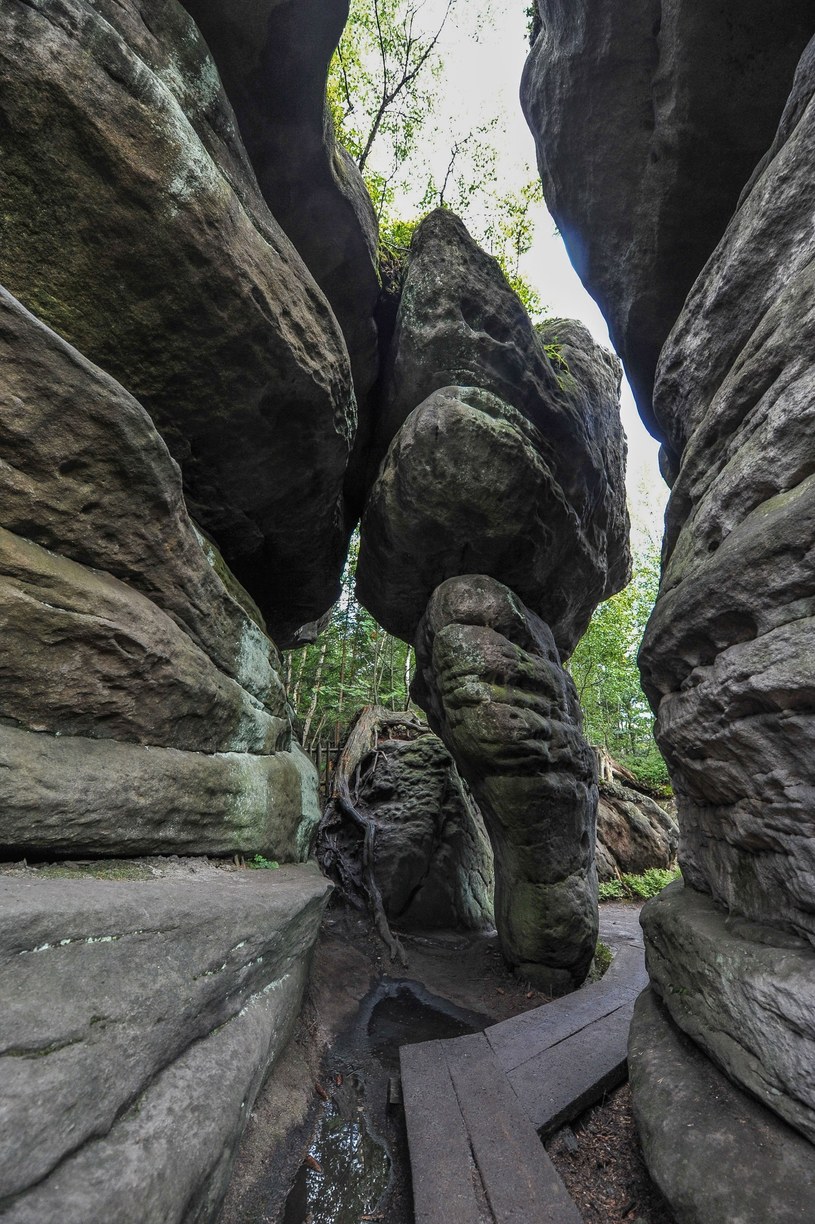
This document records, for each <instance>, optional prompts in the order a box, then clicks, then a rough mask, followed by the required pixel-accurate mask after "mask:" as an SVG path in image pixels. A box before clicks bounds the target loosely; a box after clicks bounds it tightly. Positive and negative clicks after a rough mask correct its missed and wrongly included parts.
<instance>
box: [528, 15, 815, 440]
mask: <svg viewBox="0 0 815 1224" xmlns="http://www.w3.org/2000/svg"><path fill="white" fill-rule="evenodd" d="M538 7H539V10H540V14H541V18H542V29H541V33H540V35H539V37H538V39H537V41H536V43H535V46H534V48H533V51H532V54H531V55H530V58H529V61H528V63H527V67H526V72H525V75H524V81H523V85H522V90H521V94H522V101H523V105H524V110H525V112H526V116H527V120H528V122H529V124H530V127H531V128H532V130H533V133H534V134H535V138H536V141H537V146H538V165H539V167H540V172H541V178H542V180H543V187H544V194H545V196H546V202H547V204H548V206H549V209H550V211H551V212H552V214H553V216H554V217H555V219H556V221H557V224H558V228H559V229H560V232H561V233H562V235H563V238H564V241H565V242H566V246H567V248H568V250H569V254H570V256H571V259H572V262H573V263H574V265H575V268H576V269H577V271H578V273H579V275H580V277H581V279H582V280H583V283H584V284H585V286H586V288H587V289H588V290H589V292H590V293H591V294H592V296H593V297H594V298H595V299H596V300H597V302H598V304H599V305H600V307H601V309H602V311H603V313H604V315H605V317H606V319H607V321H608V324H609V328H610V331H611V336H612V340H613V341H614V347H615V348H616V350H617V352H618V353H620V355H621V356H622V359H623V364H624V365H625V368H626V373H627V374H628V377H629V380H630V382H631V385H632V387H633V389H634V394H635V396H636V399H637V403H638V406H639V409H640V412H641V413H642V415H643V418H644V419H645V421H646V424H648V425H649V427H650V428H651V429H655V419H654V416H653V414H652V410H651V394H652V390H653V383H654V372H655V370H656V365H657V360H658V357H659V352H660V349H661V347H662V345H663V343H664V341H665V339H666V338H667V336H668V333H669V331H670V330H671V327H672V326H673V323H674V321H675V319H676V317H677V315H678V314H679V312H680V310H681V308H682V304H683V302H684V299H685V297H686V295H687V293H688V291H689V289H690V288H691V286H692V284H693V281H694V279H695V277H696V276H697V274H698V273H699V272H700V271H701V269H702V267H703V265H704V263H705V261H706V260H707V258H708V256H709V255H710V252H711V251H712V250H713V248H714V247H715V245H716V243H717V242H718V241H719V239H720V238H721V236H722V234H723V232H724V230H725V227H726V226H727V223H728V221H729V220H730V217H731V216H732V214H733V212H734V210H735V208H736V205H737V202H738V199H739V196H740V194H741V191H742V188H743V187H744V184H745V183H746V181H747V179H748V178H749V176H750V173H751V172H752V170H753V168H754V166H755V164H756V162H757V161H758V160H759V158H760V157H761V156H762V154H764V152H765V150H766V149H767V146H768V144H769V143H770V141H771V140H772V138H773V133H774V132H775V128H776V125H777V123H778V119H779V116H780V115H781V112H782V110H783V108H784V103H785V101H786V98H787V94H788V93H789V88H790V82H791V80H792V77H793V74H794V71H795V65H796V63H797V61H798V58H799V56H800V55H801V52H802V51H803V49H804V47H805V46H806V43H807V41H808V40H809V38H810V37H811V35H812V6H811V4H810V3H809V0H789V2H788V3H785V4H784V5H782V6H779V7H778V11H775V10H774V11H773V12H772V15H771V16H768V12H767V8H766V5H764V4H761V3H759V2H758V0H720V2H717V3H715V4H705V5H699V4H697V3H694V2H693V0H636V2H635V3H630V4H626V5H625V6H624V8H621V7H620V5H618V4H616V3H613V2H612V0H600V2H599V3H598V2H597V0H591V2H589V0H574V2H573V3H570V4H568V5H565V4H563V3H561V2H560V0H538Z"/></svg>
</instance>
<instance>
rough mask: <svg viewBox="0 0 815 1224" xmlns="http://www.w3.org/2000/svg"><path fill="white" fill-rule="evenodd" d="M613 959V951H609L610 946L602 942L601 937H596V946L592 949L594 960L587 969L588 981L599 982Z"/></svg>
mask: <svg viewBox="0 0 815 1224" xmlns="http://www.w3.org/2000/svg"><path fill="white" fill-rule="evenodd" d="M613 960H614V953H613V952H612V951H611V948H610V947H609V946H608V944H604V943H603V941H602V940H601V939H598V941H597V947H596V948H595V949H594V960H593V961H592V962H591V968H590V969H589V981H590V982H599V981H600V978H601V977H602V976H603V974H604V973H605V972H606V970H607V969H608V967H609V965H610V964H611V962H612V961H613Z"/></svg>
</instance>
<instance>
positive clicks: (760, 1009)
mask: <svg viewBox="0 0 815 1224" xmlns="http://www.w3.org/2000/svg"><path fill="white" fill-rule="evenodd" d="M642 925H643V930H644V932H645V939H646V948H647V963H648V972H649V975H650V977H651V982H652V984H653V987H654V989H655V990H656V992H657V993H658V994H659V996H660V998H661V999H662V1001H663V1003H664V1006H665V1008H666V1010H667V1012H668V1014H669V1015H670V1017H671V1019H672V1020H673V1021H674V1022H675V1023H676V1024H677V1025H678V1026H679V1028H681V1029H682V1030H683V1031H684V1032H685V1033H687V1034H688V1036H690V1037H692V1038H693V1040H694V1041H695V1042H696V1043H697V1045H699V1046H701V1047H702V1049H703V1050H704V1051H705V1052H706V1053H707V1054H708V1055H709V1056H710V1058H711V1059H712V1060H713V1061H714V1062H715V1063H716V1064H717V1066H718V1067H720V1068H721V1070H723V1071H724V1072H725V1074H726V1075H727V1076H728V1078H729V1079H731V1080H732V1081H733V1082H734V1083H736V1084H738V1085H739V1086H740V1087H741V1088H744V1089H746V1091H747V1092H749V1093H750V1095H751V1096H753V1097H756V1098H758V1100H760V1101H762V1102H763V1103H764V1104H765V1105H767V1106H768V1108H770V1109H772V1110H773V1111H774V1112H775V1113H777V1114H780V1115H781V1117H782V1118H784V1119H785V1120H786V1121H787V1122H789V1123H790V1125H791V1126H793V1127H795V1129H796V1130H798V1131H800V1132H801V1134H802V1135H804V1136H805V1137H806V1138H808V1139H809V1140H810V1142H815V1081H814V1080H813V1076H812V1068H813V1066H815V978H813V973H812V967H813V955H812V948H811V946H810V945H809V943H807V941H806V940H802V939H800V938H797V937H796V936H794V935H789V934H787V933H785V932H784V931H779V930H778V928H777V927H767V926H759V925H757V924H756V923H750V922H746V921H744V920H743V919H737V918H733V917H729V918H728V917H727V916H726V915H725V914H724V913H723V912H722V911H721V910H720V909H719V908H718V907H717V906H716V905H714V903H713V902H712V901H711V900H710V898H709V897H707V896H705V895H704V894H703V893H698V892H696V890H695V889H692V888H689V887H684V888H683V887H682V885H681V884H680V883H676V884H672V885H671V886H670V887H669V888H667V889H666V890H665V892H663V893H661V894H660V895H659V896H658V897H655V898H654V900H653V901H652V902H651V903H649V905H647V906H646V907H645V908H644V910H643V913H642ZM779 1004H781V1006H779ZM813 1188H814V1189H815V1182H813Z"/></svg>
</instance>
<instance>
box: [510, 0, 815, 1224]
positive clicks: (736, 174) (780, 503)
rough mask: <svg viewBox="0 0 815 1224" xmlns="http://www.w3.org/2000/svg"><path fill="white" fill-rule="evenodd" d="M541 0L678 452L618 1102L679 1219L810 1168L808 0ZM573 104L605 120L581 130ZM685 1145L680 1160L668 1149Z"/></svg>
mask: <svg viewBox="0 0 815 1224" xmlns="http://www.w3.org/2000/svg"><path fill="white" fill-rule="evenodd" d="M601 7H602V6H601ZM540 8H541V13H542V15H543V18H544V31H543V33H542V35H541V39H540V40H539V42H538V44H537V46H536V49H535V52H534V54H533V57H532V62H531V64H530V68H529V70H528V73H527V81H526V94H527V104H528V108H529V113H530V116H531V118H532V121H533V124H537V125H538V128H539V132H538V134H539V138H540V146H539V151H540V155H541V168H542V173H543V177H544V182H545V184H546V185H547V191H548V194H549V196H550V204H551V205H552V206H553V207H555V210H556V213H558V220H559V222H560V224H561V226H562V228H563V230H564V233H565V235H566V237H567V241H570V242H571V244H572V250H573V256H574V257H575V260H576V263H577V264H578V266H579V268H580V271H581V273H582V275H583V276H584V279H585V280H586V282H587V283H588V284H590V285H591V286H593V289H594V292H595V293H596V295H597V297H598V300H600V302H601V304H602V305H603V307H604V310H605V311H606V314H607V317H608V318H609V321H610V324H611V327H612V332H613V334H614V335H615V339H616V340H617V342H618V343H619V345H620V347H621V351H622V352H623V355H624V358H625V360H626V362H627V365H628V368H629V372H631V373H632V374H633V376H634V379H635V381H636V380H639V384H638V386H637V390H638V393H639V400H640V407H641V409H642V410H643V413H644V415H645V416H646V419H647V420H648V421H649V423H650V424H651V425H652V427H655V428H656V429H657V430H658V431H659V433H660V435H661V436H662V438H663V439H664V442H665V444H666V450H667V452H668V454H669V456H670V465H669V466H670V468H671V469H672V471H671V475H672V480H673V488H672V494H671V499H670V503H669V507H668V512H667V516H666V537H665V546H664V551H663V559H664V566H663V577H662V584H661V588H660V595H659V599H658V601H657V605H656V608H655V610H654V613H653V616H652V618H651V621H650V623H649V626H648V629H647V631H646V635H645V640H644V642H643V646H642V650H641V654H640V665H641V670H642V675H643V683H644V686H645V688H646V691H647V693H648V696H649V698H650V700H651V703H652V705H653V707H654V710H655V711H656V713H657V724H656V734H657V738H658V741H659V744H660V747H661V749H662V751H663V754H664V756H665V758H666V760H667V762H668V765H669V768H670V771H671V776H672V781H673V784H674V789H675V792H676V796H677V800H678V815H679V823H680V828H681V841H680V863H681V866H682V871H683V876H684V887H680V886H675V887H673V888H672V889H670V890H669V891H668V892H667V893H666V894H665V895H664V896H662V897H661V898H659V899H658V900H656V901H654V902H651V903H650V904H649V906H648V907H646V909H645V910H644V912H643V925H644V928H645V935H646V954H647V959H648V966H649V971H650V974H651V978H652V982H653V987H654V991H655V992H656V993H657V994H658V995H659V996H661V999H662V1003H661V1004H660V1003H657V1002H656V1001H654V1000H651V999H649V1000H646V1001H644V1002H643V1003H642V1005H641V1007H640V1009H639V1011H638V1017H637V1018H636V1019H635V1026H634V1030H633V1031H632V1041H631V1047H630V1056H629V1063H630V1066H631V1071H632V1081H633V1085H634V1090H635V1106H636V1109H637V1112H638V1116H639V1118H640V1122H641V1126H642V1129H643V1138H644V1144H645V1151H646V1155H647V1157H648V1159H649V1162H650V1164H651V1168H652V1171H653V1172H654V1174H655V1176H656V1177H657V1180H658V1181H659V1182H660V1184H661V1185H662V1187H663V1189H664V1190H665V1192H666V1194H667V1195H668V1197H669V1199H670V1201H671V1204H672V1206H673V1208H674V1210H675V1211H676V1213H677V1217H678V1219H680V1220H681V1221H683V1224H689V1222H691V1221H693V1224H703V1222H704V1224H709V1221H711V1220H722V1221H724V1220H728V1221H729V1220H732V1219H734V1218H736V1216H738V1218H739V1219H740V1220H744V1221H749V1222H750V1224H760V1222H763V1221H764V1220H767V1219H779V1220H787V1219H789V1220H796V1221H803V1220H805V1219H808V1217H809V1215H811V1204H812V1201H813V1193H815V1184H814V1183H813V1180H812V1168H813V1158H812V1153H813V1148H812V1146H811V1144H812V1141H813V1139H815V1131H813V1098H812V1093H811V1091H810V1086H811V1083H812V1080H813V1071H814V1070H815V1045H813V1028H812V1017H811V1012H812V1008H813V1002H815V1000H813V997H812V987H811V983H812V980H813V977H814V976H815V949H813V944H815V922H814V921H813V913H815V821H813V805H812V801H811V800H812V793H813V784H814V783H815V777H813V765H812V760H811V753H810V752H809V751H808V745H809V744H810V743H811V740H812V736H813V729H814V728H813V714H812V710H813V668H812V640H813V620H812V609H813V602H814V601H815V568H814V567H813V559H812V539H813V522H814V520H813V515H814V513H815V484H813V481H814V480H815V477H813V470H814V469H815V463H814V462H813V448H812V419H811V418H812V402H813V392H815V375H813V362H812V354H813V351H814V350H815V313H814V312H813V305H812V303H813V290H814V289H815V284H814V283H813V266H814V265H815V261H814V260H813V256H815V233H814V232H813V225H812V218H813V214H815V190H814V189H813V184H812V174H811V167H812V164H813V158H814V157H815V43H813V42H811V43H810V44H809V47H808V48H806V50H805V52H804V55H803V58H802V59H801V60H800V64H799V67H798V70H797V74H796V75H795V79H794V80H793V70H792V68H791V67H790V56H791V55H795V56H797V55H799V54H800V52H801V50H802V49H803V48H804V46H805V43H806V40H807V39H808V38H811V37H812V34H813V32H814V27H815V22H813V15H812V12H811V6H808V5H799V4H791V5H787V6H785V7H784V12H783V13H780V12H779V13H778V14H777V20H775V16H776V15H774V16H773V20H772V21H770V22H768V21H767V20H766V11H765V10H764V9H762V10H761V11H760V12H759V11H758V6H752V5H750V4H747V5H743V4H739V5H735V4H729V3H727V4H721V5H714V6H705V7H704V12H702V11H701V10H700V8H699V6H690V5H685V4H683V3H680V2H679V0H677V2H676V3H670V4H668V3H663V4H661V5H658V6H654V13H652V12H651V11H649V13H648V14H647V16H646V14H645V12H644V6H643V8H640V7H637V8H635V9H634V10H630V11H628V12H627V13H626V15H625V18H622V17H621V16H620V14H619V13H617V14H615V20H614V24H612V23H611V20H609V21H608V22H604V21H603V20H600V19H598V17H602V15H603V13H602V12H601V13H600V14H598V12H597V6H595V10H594V11H593V14H592V16H593V20H592V21H588V20H586V21H585V22H584V21H574V20H573V15H572V14H571V13H570V17H569V22H568V24H567V23H566V22H565V19H564V16H563V14H561V13H560V11H559V9H558V8H557V6H555V5H554V4H551V5H550V4H549V3H547V2H546V0H542V3H541V5H540ZM654 14H656V15H657V16H658V17H659V20H660V25H659V28H658V29H657V30H656V31H653V30H650V29H649V27H650V23H651V20H652V16H653V15H654ZM610 17H611V14H610V13H609V18H610ZM623 50H624V54H621V53H620V52H621V51H623ZM759 82H762V84H761V86H760V87H759ZM578 84H579V85H580V88H579V89H578ZM556 94H557V95H559V98H560V100H559V101H556V100H554V98H555V95H556ZM787 95H789V99H788V102H787V106H786V109H785V110H784V113H783V115H781V121H780V126H779V127H778V130H777V132H776V133H775V138H774V139H773V131H771V130H768V124H771V125H773V128H774V124H775V121H776V116H777V115H779V114H780V112H781V110H782V109H783V99H785V98H787ZM649 99H650V100H651V101H652V104H650V103H649V105H648V106H647V107H645V106H644V105H643V103H644V102H649ZM546 107H548V110H547V113H546V114H544V110H545V108H546ZM589 114H591V115H593V116H594V118H595V120H596V122H597V123H598V124H600V125H601V126H600V127H599V128H596V129H595V130H596V135H595V136H594V137H592V138H591V139H590V140H588V141H587V142H584V144H583V146H582V148H583V149H586V148H588V149H589V152H588V153H584V154H583V155H582V156H579V157H575V148H576V143H575V138H574V137H575V131H576V130H577V129H576V127H575V126H574V123H575V122H578V123H579V122H583V123H585V121H586V119H587V116H588V115H589ZM635 115H639V116H642V117H643V118H644V119H645V120H646V122H645V123H635V122H633V121H632V119H633V117H634V116H635ZM581 117H582V118H581ZM570 122H571V123H572V126H570ZM626 125H627V127H626V130H627V131H628V133H629V137H630V139H629V140H628V141H626V140H625V139H624V140H623V141H622V143H620V141H619V139H618V137H619V134H620V133H621V131H622V130H623V127H624V126H626ZM700 132H701V133H704V139H703V140H700V139H699V136H698V133H700ZM712 137H713V138H714V139H711V138H712ZM759 141H760V142H761V143H760V144H758V147H757V142H759ZM767 146H769V147H767ZM621 149H622V162H621V164H622V172H621V170H620V158H621V152H620V150H621ZM649 151H650V152H652V153H655V154H657V156H655V157H653V158H652V160H651V163H650V164H648V160H647V159H648V155H649ZM762 154H763V156H762ZM612 159H613V164H612ZM756 162H758V165H757V166H756V165H755V163H756ZM704 163H707V164H708V165H709V166H710V167H711V169H713V167H715V174H711V173H700V171H699V167H701V166H702V165H703V164H704ZM700 202H701V211H700ZM558 210H560V211H559V212H558ZM714 222H715V223H714ZM646 223H647V224H646ZM644 226H645V228H643V227H644ZM680 230H681V232H680ZM649 234H650V238H649V236H648V235H649ZM717 241H718V245H716V242H717ZM714 248H715V249H714ZM623 255H625V258H623ZM704 259H707V263H706V264H705V265H704V267H702V266H701V265H702V263H703V261H704ZM680 265H681V266H680ZM697 273H698V276H697V279H696V280H695V283H693V284H692V285H691V281H692V279H693V277H694V275H696V274H697ZM649 283H650V285H651V286H652V288H653V292H652V293H651V294H650V298H649V296H647V295H646V293H645V292H644V290H645V288H647V287H648V285H649ZM668 290H669V292H668ZM683 301H684V305H683ZM646 310H650V311H651V313H652V315H653V323H654V325H653V326H652V321H651V320H650V319H648V318H646V317H645V311H646ZM676 316H678V317H676ZM669 325H672V327H673V330H672V331H671V333H670V335H669V336H667V337H666V333H667V331H668V327H669ZM663 340H665V343H664V347H663V348H662V351H661V354H660V355H659V362H658V365H657V368H656V379H655V385H654V393H653V413H651V410H650V376H651V371H652V370H653V368H654V365H655V364H656V357H657V350H658V348H659V346H660V345H661V344H662V342H663ZM678 1029H682V1030H684V1033H686V1034H687V1035H688V1037H690V1038H692V1040H693V1043H694V1044H693V1046H691V1045H689V1044H688V1042H687V1041H685V1040H684V1038H682V1037H680V1036H679V1033H678ZM663 1055H664V1058H663ZM708 1058H709V1059H710V1060H711V1061H712V1063H715V1064H716V1066H717V1067H718V1068H720V1070H721V1072H723V1073H724V1075H725V1076H726V1077H727V1079H724V1078H723V1077H722V1075H721V1074H720V1072H719V1071H714V1069H713V1067H712V1065H711V1063H708V1062H707V1061H706V1059H708ZM666 1068H667V1070H666ZM728 1081H732V1083H728ZM666 1082H670V1083H671V1085H672V1088H671V1098H670V1103H669V1106H668V1103H667V1102H666V1099H665V1097H664V1094H663V1091H662V1088H661V1085H662V1084H664V1083H666ZM678 1083H681V1084H683V1085H685V1087H684V1088H683V1090H682V1091H681V1092H679V1093H678V1094H677V1093H676V1091H675V1085H676V1084H678ZM732 1084H736V1085H740V1086H741V1087H743V1088H744V1089H746V1090H747V1091H748V1092H749V1093H750V1094H751V1098H752V1101H751V1100H750V1099H748V1098H746V1097H745V1096H744V1095H743V1094H742V1093H740V1092H739V1091H738V1090H737V1089H736V1088H735V1087H733V1086H732ZM705 1094H714V1095H715V1097H716V1098H717V1104H713V1103H711V1101H709V1100H707V1101H706V1100H705V1099H704V1097H705ZM756 1098H757V1099H758V1101H760V1102H761V1103H762V1105H763V1106H764V1107H766V1108H762V1107H760V1106H758V1105H756V1104H755V1103H754V1102H755V1099H756ZM660 1110H663V1111H664V1115H663V1116H660ZM782 1119H783V1120H782ZM788 1124H789V1125H788ZM696 1127H698V1128H699V1129H700V1131H701V1132H702V1143H701V1144H694V1143H693V1130H694V1128H696ZM703 1145H704V1147H705V1150H704V1151H703ZM737 1145H741V1148H740V1150H739V1153H738V1157H737V1158H736V1159H734V1160H732V1161H731V1160H730V1159H729V1155H730V1154H731V1153H733V1154H735V1151H736V1146H737ZM802 1145H803V1146H802ZM745 1146H746V1147H747V1149H748V1153H749V1154H748V1155H747V1157H746V1159H745V1156H744V1149H745ZM697 1157H698V1158H699V1161H700V1167H699V1168H696V1167H694V1172H693V1182H692V1183H691V1181H690V1179H689V1178H688V1177H687V1176H685V1175H684V1174H683V1173H682V1163H684V1164H685V1167H687V1166H688V1163H692V1164H694V1165H695V1162H696V1158H697ZM755 1170H758V1174H756V1173H755Z"/></svg>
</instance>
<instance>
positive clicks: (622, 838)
mask: <svg viewBox="0 0 815 1224" xmlns="http://www.w3.org/2000/svg"><path fill="white" fill-rule="evenodd" d="M678 844H679V828H678V826H677V824H676V821H675V820H673V819H672V818H671V817H670V816H669V815H668V813H667V812H666V811H665V809H664V808H663V807H661V806H660V804H658V803H657V802H656V800H655V799H651V798H649V797H648V795H643V794H640V793H639V792H638V791H634V790H631V789H630V788H629V787H627V786H621V785H620V784H619V783H617V782H613V781H612V782H601V783H600V801H599V803H598V805H597V876H598V878H599V879H600V880H613V879H617V878H618V877H619V875H620V874H621V873H623V872H631V873H633V874H634V875H640V874H641V873H642V872H643V871H647V870H648V869H649V867H670V866H671V864H672V863H674V862H675V860H676V851H677V847H678Z"/></svg>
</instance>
